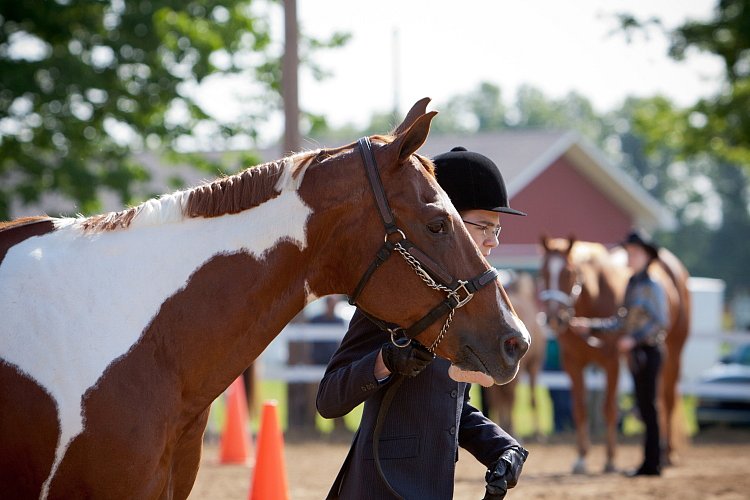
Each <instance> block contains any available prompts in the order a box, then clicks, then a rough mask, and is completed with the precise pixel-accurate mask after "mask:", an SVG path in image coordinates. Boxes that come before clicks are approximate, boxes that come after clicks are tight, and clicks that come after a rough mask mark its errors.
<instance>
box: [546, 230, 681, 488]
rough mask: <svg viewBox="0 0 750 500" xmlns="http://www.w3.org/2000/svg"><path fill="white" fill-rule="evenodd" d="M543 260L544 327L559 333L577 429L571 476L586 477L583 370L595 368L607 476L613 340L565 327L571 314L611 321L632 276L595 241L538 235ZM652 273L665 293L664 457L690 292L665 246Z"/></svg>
mask: <svg viewBox="0 0 750 500" xmlns="http://www.w3.org/2000/svg"><path fill="white" fill-rule="evenodd" d="M542 247H543V248H544V257H543V260H542V266H541V274H540V278H541V280H542V282H543V284H544V288H545V289H544V290H542V291H541V292H540V298H541V300H542V302H543V304H544V312H545V313H546V316H547V323H548V325H549V326H550V328H551V329H552V330H553V331H554V332H556V333H557V335H558V340H559V343H560V351H561V356H562V364H563V369H564V370H565V371H566V372H567V373H568V375H569V376H570V381H571V394H572V398H573V418H574V421H575V427H576V441H577V447H578V458H577V460H576V462H575V464H574V466H573V472H574V473H584V472H586V461H585V459H586V454H587V453H588V450H589V446H590V439H589V432H588V418H587V415H586V404H585V386H584V378H583V369H584V368H585V367H586V365H588V364H589V363H596V364H597V365H599V366H601V367H602V368H603V369H604V372H605V375H606V380H607V382H606V389H605V399H604V408H603V410H604V419H605V422H606V453H607V456H606V462H605V472H610V471H614V470H615V465H614V459H615V446H616V441H617V427H616V426H617V381H618V377H619V369H620V362H619V355H618V351H617V345H616V344H617V339H618V337H619V334H618V335H601V336H589V337H582V336H579V335H576V334H575V333H573V332H572V331H571V330H570V328H569V326H568V322H569V320H570V318H571V316H573V315H575V316H584V317H609V316H612V315H614V314H615V313H616V311H617V309H618V307H619V306H620V305H621V304H622V303H623V299H624V296H625V289H626V287H627V283H628V280H629V278H630V275H631V274H632V272H631V271H630V270H629V269H628V268H627V266H626V262H627V259H626V257H625V252H624V250H623V249H622V248H620V247H616V248H615V249H613V250H612V251H611V252H610V251H608V250H607V249H606V248H605V247H604V246H603V245H601V244H599V243H592V242H584V241H575V238H573V237H571V238H568V239H564V238H557V239H549V238H547V237H542ZM649 273H650V274H651V276H652V277H653V278H654V279H655V280H657V281H658V282H659V283H660V284H661V286H662V287H663V288H664V290H665V292H666V294H667V298H668V302H669V314H670V320H671V321H670V329H669V331H668V332H667V337H666V356H665V358H664V365H663V367H662V372H661V381H660V384H659V386H660V396H659V398H660V407H661V408H662V409H663V411H662V412H661V421H662V423H661V425H662V429H663V437H664V439H665V441H666V443H665V445H666V446H665V448H666V449H665V453H666V458H667V459H670V458H671V455H672V452H673V451H674V450H673V448H674V445H673V443H674V439H675V438H676V437H677V436H676V435H675V434H676V433H677V429H679V427H677V428H675V427H674V426H673V425H672V424H673V422H672V420H673V416H674V415H675V408H676V395H677V382H678V380H679V376H680V354H681V352H682V348H683V346H684V345H685V341H686V339H687V335H688V332H689V321H690V295H689V293H688V289H687V279H688V272H687V270H686V269H685V267H684V266H683V265H682V263H681V262H680V261H679V260H678V259H677V257H675V255H674V254H672V253H671V252H670V251H668V250H667V249H665V248H662V249H660V250H659V259H657V260H655V261H654V262H653V263H652V264H651V267H650V268H649Z"/></svg>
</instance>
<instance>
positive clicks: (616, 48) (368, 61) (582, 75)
mask: <svg viewBox="0 0 750 500" xmlns="http://www.w3.org/2000/svg"><path fill="white" fill-rule="evenodd" d="M716 1H717V0H568V1H563V0H494V1H493V0H452V1H448V0H378V1H375V2H363V1H359V0H297V9H298V19H299V23H300V27H301V30H302V32H303V33H305V34H307V35H311V36H314V37H319V38H328V37H329V36H330V35H331V34H332V33H334V32H336V31H344V32H348V33H350V34H351V40H350V41H349V42H348V43H347V44H346V45H345V46H344V47H343V48H338V49H331V50H322V51H319V52H318V53H317V55H316V56H315V60H316V62H317V63H318V64H319V65H320V66H322V67H323V68H324V69H325V70H327V71H328V72H329V73H330V74H331V76H330V77H329V78H326V79H325V80H323V81H315V80H314V79H313V78H312V76H311V74H310V72H309V71H305V70H302V71H301V73H300V81H299V99H300V106H301V108H302V109H303V110H304V111H309V112H313V113H316V114H321V115H324V116H325V117H326V118H327V120H328V122H329V124H330V125H331V126H334V127H337V126H341V125H344V124H354V125H356V126H360V127H362V126H365V125H367V123H368V122H369V119H370V117H371V116H372V114H373V113H376V112H388V111H391V110H393V108H394V101H397V102H398V108H399V111H400V112H401V114H404V113H405V112H406V111H408V109H409V108H410V107H411V105H412V104H413V103H414V102H416V101H417V100H419V99H421V98H422V97H431V98H432V103H431V105H430V107H429V108H428V109H431V110H432V109H435V110H438V111H440V106H441V104H443V105H444V104H445V103H446V102H448V101H449V100H450V99H451V98H452V97H454V96H456V95H458V94H462V93H466V92H469V91H471V90H474V89H476V88H477V87H478V85H479V84H480V83H481V82H483V81H486V82H489V83H492V84H494V85H497V86H499V87H500V89H501V91H502V96H503V100H504V102H505V104H506V105H507V104H512V102H513V101H514V98H515V94H516V91H517V89H518V88H519V87H520V86H521V85H531V86H533V87H536V88H538V89H540V90H542V92H544V94H545V95H546V96H547V97H548V98H560V97H563V96H564V95H566V94H568V93H569V92H571V91H575V92H577V93H579V94H581V95H583V96H585V97H587V98H588V99H589V100H590V101H591V102H592V103H593V105H594V108H595V109H596V110H597V111H598V112H600V113H602V112H605V111H610V110H612V109H616V108H617V107H618V106H620V105H621V104H622V103H623V101H624V100H625V98H626V97H628V96H641V97H647V96H653V95H655V94H662V95H665V96H667V97H669V98H671V99H672V100H673V101H674V102H675V103H677V104H678V105H688V104H691V103H693V102H695V101H696V100H697V99H698V98H699V97H702V96H707V95H711V94H713V93H715V92H716V91H717V90H718V87H719V82H720V76H721V73H722V65H721V62H720V60H719V59H718V58H716V57H714V56H710V55H708V54H701V53H699V52H697V51H692V52H689V54H688V57H687V58H686V60H685V61H683V62H676V61H673V60H672V59H670V58H669V57H668V55H667V49H668V41H667V38H666V37H665V36H664V34H663V33H662V32H660V31H659V30H658V29H656V28H652V29H650V30H649V31H648V32H647V34H644V33H643V32H638V33H635V34H634V36H633V38H632V40H631V41H630V43H629V42H628V40H627V38H626V36H625V35H624V34H623V33H622V32H621V31H618V29H617V28H618V23H617V20H616V18H615V14H617V13H622V12H628V13H631V14H634V15H635V16H636V17H637V18H639V19H649V18H652V17H658V18H659V19H661V20H662V22H663V24H664V26H665V27H666V28H667V29H671V28H674V27H677V26H679V25H681V24H683V23H684V22H685V21H686V20H688V19H698V20H706V19H709V18H710V16H711V13H712V9H713V7H714V4H715V2H716ZM270 12H271V16H272V26H273V32H274V33H276V34H278V50H279V51H280V50H281V44H282V42H283V17H282V14H283V11H282V10H281V9H280V8H278V7H275V8H272V9H271V11H270ZM242 78H244V77H240V81H239V82H233V81H232V80H231V79H227V80H221V81H216V80H215V81H212V82H210V83H207V84H204V85H203V86H202V90H200V91H199V92H198V94H199V95H200V97H199V100H200V101H201V103H202V105H203V106H204V108H205V109H206V110H207V111H209V113H211V114H213V115H214V116H217V117H218V118H222V117H224V118H233V117H238V116H246V114H247V110H248V108H246V107H243V105H242V103H245V102H248V101H249V100H248V99H239V100H236V101H234V102H233V101H232V100H231V99H232V98H231V96H232V95H235V94H242V92H243V91H242V90H239V91H238V90H237V88H242V86H243V85H244V86H245V87H246V86H247V85H248V82H247V80H246V79H245V80H242ZM235 84H236V85H237V87H235V86H234V85H235ZM282 130H283V122H282V116H281V113H278V114H277V116H275V117H273V118H272V119H271V120H270V121H268V122H266V123H264V124H263V125H262V126H261V129H260V138H261V142H271V141H275V140H277V139H278V137H279V136H280V135H281V131H282Z"/></svg>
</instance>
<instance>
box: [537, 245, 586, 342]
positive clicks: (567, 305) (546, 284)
mask: <svg viewBox="0 0 750 500" xmlns="http://www.w3.org/2000/svg"><path fill="white" fill-rule="evenodd" d="M575 242H576V240H575V237H573V236H571V237H570V238H567V239H566V238H554V239H551V238H548V237H546V236H542V238H541V243H542V248H543V250H544V255H543V257H542V266H541V269H540V274H539V279H540V281H541V283H540V286H539V288H540V290H541V291H540V292H539V299H540V300H541V302H542V306H543V312H544V314H545V316H546V321H547V326H549V327H550V328H551V329H552V330H553V331H554V332H556V333H558V334H560V333H562V332H564V331H565V330H566V329H567V328H568V323H569V321H570V318H571V317H573V316H574V315H575V305H576V301H577V300H578V297H579V296H580V294H581V291H582V287H583V283H582V275H581V273H580V271H579V270H578V268H577V267H576V264H575V263H574V262H573V259H572V258H571V251H572V250H573V245H575Z"/></svg>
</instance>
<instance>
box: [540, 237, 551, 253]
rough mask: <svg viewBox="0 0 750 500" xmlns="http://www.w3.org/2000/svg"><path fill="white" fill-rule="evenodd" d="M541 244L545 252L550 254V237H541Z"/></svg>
mask: <svg viewBox="0 0 750 500" xmlns="http://www.w3.org/2000/svg"><path fill="white" fill-rule="evenodd" d="M539 243H541V244H542V248H544V251H545V252H549V236H547V235H546V234H541V235H539Z"/></svg>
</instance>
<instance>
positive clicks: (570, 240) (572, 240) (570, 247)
mask: <svg viewBox="0 0 750 500" xmlns="http://www.w3.org/2000/svg"><path fill="white" fill-rule="evenodd" d="M576 241H577V240H576V236H575V235H574V234H571V235H570V236H568V250H567V251H566V252H565V253H570V251H571V250H573V245H575V242H576Z"/></svg>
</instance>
